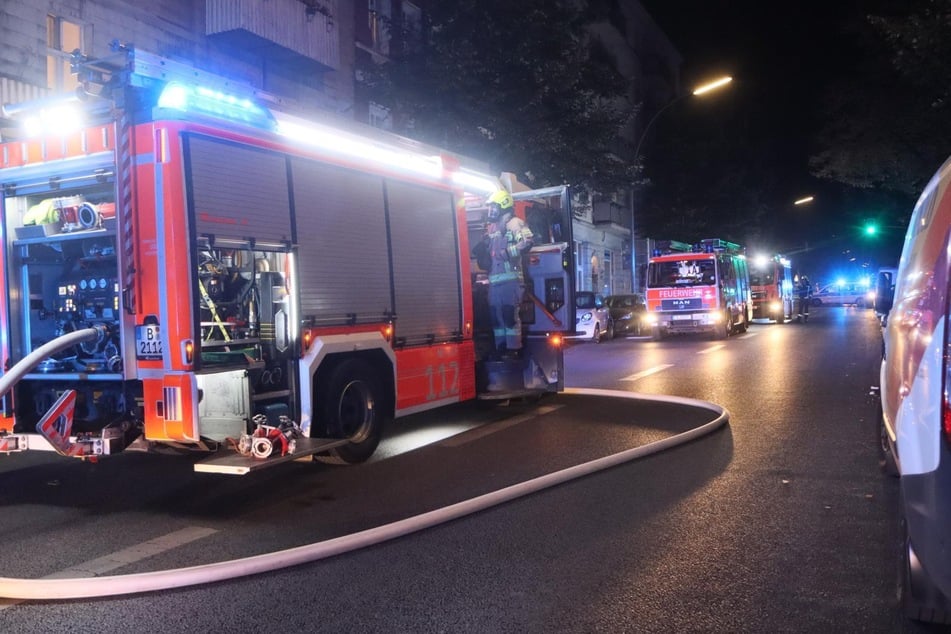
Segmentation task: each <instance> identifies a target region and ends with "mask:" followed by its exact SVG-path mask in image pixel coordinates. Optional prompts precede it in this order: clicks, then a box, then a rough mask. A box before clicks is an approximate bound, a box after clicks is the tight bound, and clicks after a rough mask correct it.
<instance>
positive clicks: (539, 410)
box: [438, 405, 564, 447]
mask: <svg viewBox="0 0 951 634" xmlns="http://www.w3.org/2000/svg"><path fill="white" fill-rule="evenodd" d="M562 407H564V405H543V406H542V407H536V408H535V409H534V410H532V411H530V412H528V413H527V414H522V415H521V416H513V417H512V418H506V419H505V420H500V421H498V422H496V423H489V424H487V425H482V426H481V427H476V428H475V429H470V430H469V431H467V432H463V433H461V434H456V435H455V436H450V437H449V438H447V439H446V440H443V441H442V442H439V443H438V446H440V447H460V446H462V445H464V444H466V443H470V442H472V441H473V440H478V439H479V438H483V437H485V436H488V435H489V434H494V433H495V432H497V431H502V430H503V429H507V428H509V427H512V426H513V425H518V424H519V423H524V422H526V421H529V420H532V419H533V418H538V417H539V416H544V415H545V414H550V413H551V412H554V411H555V410H559V409H561V408H562Z"/></svg>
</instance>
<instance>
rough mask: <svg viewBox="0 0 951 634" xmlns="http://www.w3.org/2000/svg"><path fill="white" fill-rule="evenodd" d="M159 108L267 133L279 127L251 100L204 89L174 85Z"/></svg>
mask: <svg viewBox="0 0 951 634" xmlns="http://www.w3.org/2000/svg"><path fill="white" fill-rule="evenodd" d="M156 105H157V106H158V107H159V108H168V109H171V110H178V111H180V112H191V113H194V114H200V115H205V116H209V117H214V118H216V119H227V120H229V121H236V122H240V123H245V124H247V125H250V126H253V127H256V128H261V129H265V130H273V129H274V127H275V125H276V122H275V120H274V116H273V115H272V114H271V111H270V110H268V109H267V108H264V107H261V106H259V105H258V104H256V103H254V102H253V101H251V100H250V99H247V98H244V97H238V96H236V95H230V94H227V93H224V92H221V91H219V90H212V89H210V88H205V87H202V86H186V85H185V84H180V83H178V82H171V83H169V84H168V85H167V86H165V88H163V89H162V94H161V95H159V98H158V101H157V102H156Z"/></svg>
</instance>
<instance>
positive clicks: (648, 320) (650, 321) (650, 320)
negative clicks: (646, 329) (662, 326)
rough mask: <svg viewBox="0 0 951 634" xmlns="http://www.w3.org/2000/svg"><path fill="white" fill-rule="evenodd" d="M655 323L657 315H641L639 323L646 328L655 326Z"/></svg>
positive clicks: (650, 313) (649, 313) (648, 313)
mask: <svg viewBox="0 0 951 634" xmlns="http://www.w3.org/2000/svg"><path fill="white" fill-rule="evenodd" d="M657 321H658V319H657V313H652V312H646V313H644V314H643V315H641V322H642V323H644V324H645V325H647V326H653V325H655V324H657Z"/></svg>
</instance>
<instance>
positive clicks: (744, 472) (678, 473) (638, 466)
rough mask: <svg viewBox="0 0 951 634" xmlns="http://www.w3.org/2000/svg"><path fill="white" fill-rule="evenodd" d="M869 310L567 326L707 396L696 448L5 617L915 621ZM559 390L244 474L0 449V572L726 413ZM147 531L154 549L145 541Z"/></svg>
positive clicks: (293, 538) (365, 515)
mask: <svg viewBox="0 0 951 634" xmlns="http://www.w3.org/2000/svg"><path fill="white" fill-rule="evenodd" d="M879 354H880V334H879V329H878V326H877V322H876V321H875V318H874V315H873V314H872V312H871V311H870V310H861V309H854V308H841V307H836V308H833V307H820V308H816V309H815V310H814V311H813V315H812V317H811V318H810V321H809V323H808V324H798V325H797V324H787V325H775V324H755V325H754V326H753V327H752V328H751V329H750V331H749V332H748V333H747V334H745V335H740V336H735V337H731V338H730V339H728V340H726V341H712V340H709V339H708V338H706V337H703V336H684V337H674V338H671V339H668V340H665V341H663V342H652V341H649V340H646V339H633V340H631V339H623V340H622V339H619V340H614V341H610V342H606V343H603V344H600V345H595V344H577V345H572V346H571V347H570V348H569V349H568V350H567V352H566V366H567V367H566V380H567V383H568V384H569V385H571V386H577V387H597V388H607V389H616V390H623V391H634V392H641V393H647V394H654V395H656V394H669V395H675V396H684V397H690V398H697V399H702V400H706V401H711V402H714V403H717V404H719V405H721V406H723V407H725V408H727V409H728V410H729V411H730V413H731V415H732V416H731V420H730V424H729V426H727V427H724V428H723V429H721V430H720V431H718V432H715V433H713V434H712V435H709V436H706V437H703V438H700V439H698V440H696V441H693V442H691V443H689V444H687V445H684V446H681V447H678V448H675V449H672V450H669V451H666V452H664V453H661V454H657V455H654V456H651V457H648V458H645V459H641V460H637V461H634V462H631V463H628V464H625V465H622V466H619V467H615V468H612V469H610V470H608V471H605V472H601V473H598V474H595V475H591V476H588V477H585V478H583V479H580V480H576V481H573V482H570V483H567V484H563V485H560V486H558V487H555V488H551V489H548V490H545V491H543V492H540V493H537V494H533V495H531V496H528V497H524V498H520V499H518V500H515V501H512V502H508V503H506V504H504V505H502V506H499V507H496V508H493V509H490V510H488V511H484V512H480V513H477V514H474V515H470V516H467V517H464V518H462V519H458V520H455V521H453V522H451V523H448V524H445V525H441V526H438V527H435V528H431V529H427V530H425V531H422V532H419V533H415V534H412V535H409V536H406V537H402V538H399V539H397V540H394V541H390V542H387V543H384V544H380V545H377V546H373V547H370V548H367V549H364V550H360V551H355V552H351V553H347V554H343V555H339V556H337V557H334V558H331V559H327V560H324V561H319V562H313V563H309V564H304V565H301V566H297V567H294V568H290V569H287V570H282V571H277V572H271V573H265V574H260V575H256V576H252V577H245V578H240V579H236V580H232V581H226V582H221V583H216V584H210V585H205V586H198V587H189V588H181V589H177V590H170V591H162V592H155V593H144V594H139V595H132V596H119V597H109V598H102V599H81V600H80V599H77V600H50V601H28V602H20V603H18V602H13V601H8V602H6V603H5V604H0V631H2V632H59V631H69V632H140V631H141V632H145V631H148V632H155V631H161V632H194V631H206V632H265V631H266V632H274V631H282V632H297V631H300V632H341V631H347V632H829V631H835V630H838V631H844V632H856V631H863V632H901V631H909V632H914V631H922V632H923V631H930V630H929V629H927V628H923V627H921V626H918V625H917V624H914V623H909V622H906V621H905V620H903V619H902V618H901V617H900V615H899V614H898V612H897V611H896V609H895V605H894V570H895V566H896V553H895V543H896V540H897V526H896V521H895V518H894V513H893V509H894V508H895V505H896V495H897V486H896V483H895V482H894V481H892V480H888V479H885V478H883V477H882V476H881V475H880V474H879V472H878V465H877V456H876V442H877V436H876V433H877V431H876V427H875V425H876V421H875V416H876V413H875V407H874V401H873V399H871V398H870V397H869V395H868V394H869V387H870V386H872V385H874V384H876V383H877V363H878V358H879ZM710 418H711V413H710V412H709V411H703V410H695V409H692V408H687V407H683V406H680V405H658V404H654V403H650V402H646V401H633V402H632V401H629V400H626V399H614V398H602V397H578V396H573V395H559V396H556V397H553V398H550V399H544V400H542V401H540V402H535V403H513V404H510V405H509V406H508V407H485V406H472V405H466V406H460V407H454V408H451V409H450V410H448V411H442V412H438V413H428V414H426V415H421V416H418V417H414V418H413V419H412V420H407V421H404V422H403V423H402V424H401V425H399V426H394V428H393V429H392V430H391V433H390V434H389V435H388V438H387V440H386V442H385V444H384V446H382V447H381V451H380V452H379V454H378V455H377V456H376V457H375V459H374V460H373V461H371V462H370V463H368V464H366V465H361V466H357V467H346V468H335V467H330V466H326V465H319V464H303V463H293V464H290V465H286V466H283V467H276V468H274V469H271V470H265V471H264V472H261V473H259V474H252V475H250V476H244V477H227V476H211V475H206V474H194V473H192V472H191V471H190V464H191V463H190V460H191V459H190V458H187V457H185V458H182V457H170V456H141V455H121V456H117V457H115V458H112V459H110V460H107V461H103V462H101V463H100V464H98V465H88V464H83V463H79V462H74V461H64V460H62V459H58V458H55V457H53V456H48V455H43V454H40V455H36V454H30V455H26V456H10V457H5V458H4V459H2V460H0V509H2V512H0V536H2V538H3V544H4V548H3V551H2V555H0V562H2V563H0V565H2V568H0V576H4V577H27V578H39V577H43V576H47V575H57V574H59V575H69V574H73V575H75V574H80V573H82V571H86V574H100V575H103V574H130V573H136V572H144V571H151V570H161V569H167V568H175V567H182V566H190V565H196V564H203V563H210V562H215V561H223V560H227V559H231V558H236V557H244V556H248V555H255V554H259V553H266V552H270V551H274V550H280V549H284V548H290V547H293V546H298V545H302V544H307V543H311V542H316V541H320V540H324V539H328V538H330V537H335V536H339V535H342V534H346V533H348V532H353V531H358V530H362V529H365V528H369V527H372V526H376V525H379V524H384V523H387V522H392V521H395V520H398V519H402V518H405V517H409V516H412V515H415V514H417V513H420V512H424V511H428V510H432V509H435V508H439V507H441V506H444V505H446V504H451V503H453V502H457V501H460V500H463V499H467V498H469V497H472V496H475V495H479V494H481V493H485V492H487V491H491V490H494V489H497V488H500V487H504V486H508V485H510V484H513V483H517V482H520V481H523V480H526V479H529V478H533V477H536V476H538V475H542V474H544V473H548V472H551V471H554V470H557V469H561V468H564V467H568V466H571V465H573V464H578V463H581V462H584V461H587V460H591V459H594V458H597V457H600V456H603V455H608V454H610V453H613V452H617V451H622V450H624V449H627V448H629V447H632V446H638V445H642V444H644V443H647V442H650V441H652V440H657V439H660V438H664V437H668V436H670V435H672V434H675V433H677V432H679V431H683V430H685V429H689V428H692V427H695V426H697V425H700V424H702V423H703V422H705V421H707V420H710ZM143 545H145V546H143Z"/></svg>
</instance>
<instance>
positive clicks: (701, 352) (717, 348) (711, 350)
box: [697, 343, 726, 354]
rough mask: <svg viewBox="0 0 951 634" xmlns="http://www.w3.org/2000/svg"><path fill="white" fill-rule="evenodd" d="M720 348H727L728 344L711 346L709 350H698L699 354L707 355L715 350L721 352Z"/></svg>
mask: <svg viewBox="0 0 951 634" xmlns="http://www.w3.org/2000/svg"><path fill="white" fill-rule="evenodd" d="M720 348H726V344H725V343H718V344H716V345H715V346H710V347H709V348H704V349H703V350H697V354H707V353H708V352H713V351H714V350H719V349H720Z"/></svg>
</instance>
